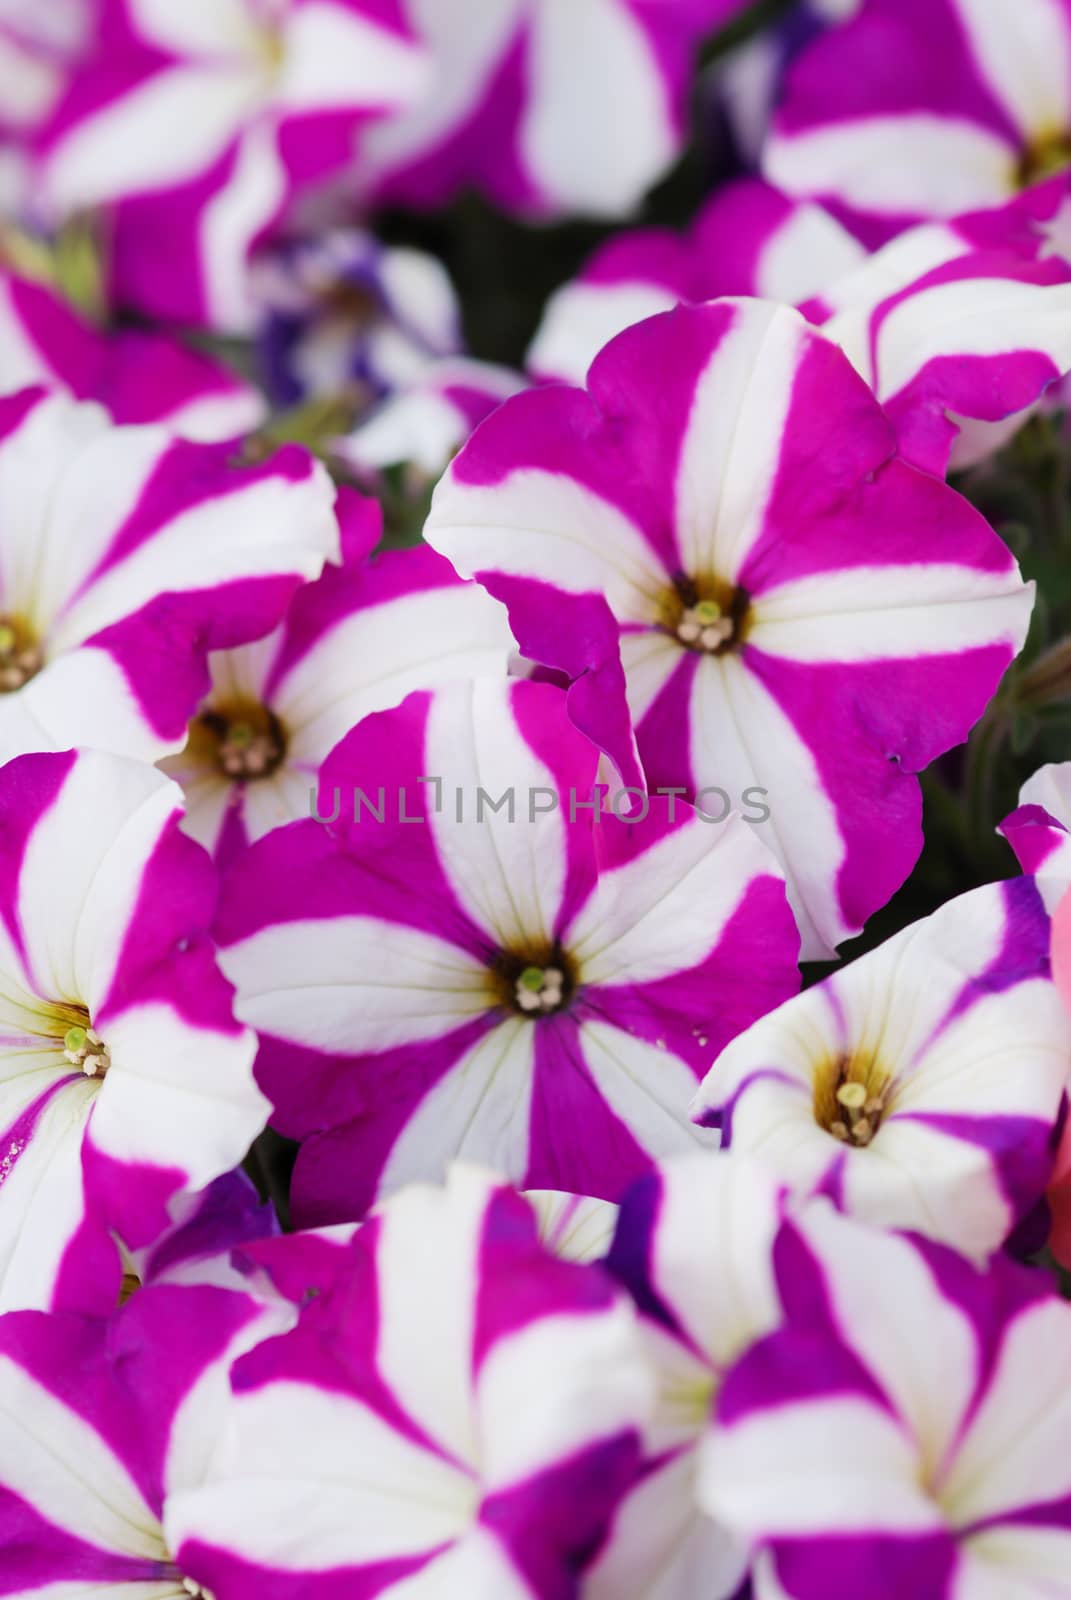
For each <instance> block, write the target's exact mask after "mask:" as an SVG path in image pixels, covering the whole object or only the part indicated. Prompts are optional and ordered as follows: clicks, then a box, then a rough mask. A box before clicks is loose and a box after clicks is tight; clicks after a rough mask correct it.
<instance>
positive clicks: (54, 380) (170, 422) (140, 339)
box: [0, 272, 267, 443]
mask: <svg viewBox="0 0 1071 1600" xmlns="http://www.w3.org/2000/svg"><path fill="white" fill-rule="evenodd" d="M0 371H2V373H3V386H4V392H5V393H7V394H14V393H15V391H16V390H18V389H24V388H30V387H32V386H34V385H35V384H41V385H44V386H46V387H48V388H54V389H64V390H66V391H68V392H69V393H70V394H72V395H73V396H74V397H75V398H76V399H79V400H97V401H99V402H100V403H101V405H103V406H105V407H106V409H107V410H108V413H109V415H110V416H111V417H112V419H113V421H115V422H119V423H144V422H157V423H161V424H163V425H165V426H166V427H167V428H168V429H169V430H170V431H171V432H172V433H176V434H179V435H180V436H181V437H182V438H186V439H194V440H200V441H203V442H206V443H214V442H217V441H220V440H226V439H236V438H238V437H239V436H240V435H243V434H246V433H250V432H252V430H253V429H255V428H258V427H259V426H260V424H261V423H262V422H263V421H264V420H265V418H266V416H267V405H266V402H265V400H264V397H263V395H261V394H260V393H259V391H258V390H255V389H254V388H253V387H252V386H251V385H250V384H248V383H245V382H243V381H242V380H241V379H240V378H238V377H237V376H236V375H235V374H234V373H233V372H231V370H230V369H229V368H228V367H226V366H224V365H223V363H222V362H220V361H218V360H216V359H215V358H214V357H212V356H208V355H205V354H203V353H201V352H200V351H195V350H192V349H190V348H189V347H187V346H186V345H184V344H181V343H180V342H179V341H178V340H177V339H173V338H170V337H169V336H168V335H166V334H162V333H157V332H151V331H148V330H146V329H141V328H124V329H121V330H118V331H116V332H114V333H108V334H105V333H102V332H101V331H100V330H98V329H97V328H94V327H93V326H91V324H90V323H88V322H87V321H85V320H84V319H83V318H82V317H81V316H79V315H78V313H77V312H76V311H75V310H74V309H73V308H72V307H71V306H70V305H68V304H67V303H66V302H65V301H64V300H63V299H62V298H61V296H60V295H59V294H57V293H56V292H55V291H54V290H53V289H51V288H50V287H49V286H48V285H47V284H46V283H41V282H36V281H34V280H32V279H30V278H26V277H19V276H17V275H16V274H14V273H10V272H0Z"/></svg>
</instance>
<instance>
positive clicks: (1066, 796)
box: [1019, 761, 1071, 828]
mask: <svg viewBox="0 0 1071 1600" xmlns="http://www.w3.org/2000/svg"><path fill="white" fill-rule="evenodd" d="M1019 804H1020V805H1021V806H1041V808H1042V809H1043V810H1044V811H1047V812H1048V813H1049V816H1050V817H1055V818H1056V820H1057V822H1062V823H1063V825H1064V827H1065V828H1071V761H1054V762H1050V763H1049V764H1048V766H1044V767H1039V768H1038V770H1037V771H1036V772H1035V773H1034V776H1033V777H1032V778H1028V779H1027V781H1026V782H1025V783H1024V784H1023V787H1022V789H1021V790H1020V791H1019Z"/></svg>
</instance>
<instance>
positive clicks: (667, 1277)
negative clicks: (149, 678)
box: [584, 1155, 781, 1600]
mask: <svg viewBox="0 0 1071 1600" xmlns="http://www.w3.org/2000/svg"><path fill="white" fill-rule="evenodd" d="M780 1218H781V1203H780V1196H779V1193H778V1190H777V1186H776V1185H775V1183H774V1182H773V1181H772V1180H771V1179H770V1177H769V1175H768V1174H766V1173H765V1172H763V1170H762V1169H761V1168H760V1167H757V1166H754V1165H752V1164H751V1163H750V1162H748V1161H745V1160H744V1159H743V1158H742V1157H739V1156H729V1155H703V1156H684V1157H679V1158H677V1159H675V1160H672V1161H668V1162H666V1163H664V1164H663V1166H662V1167H660V1168H659V1170H658V1171H657V1172H656V1173H652V1174H651V1175H650V1176H649V1177H647V1178H641V1179H640V1180H639V1182H638V1183H637V1184H635V1185H634V1187H633V1188H632V1190H631V1191H630V1192H629V1194H628V1195H627V1196H626V1198H625V1201H624V1203H623V1205H622V1208H621V1216H620V1220H619V1222H618V1227H617V1233H616V1236H615V1238H614V1242H613V1246H612V1248H611V1250H610V1254H609V1257H608V1259H607V1263H606V1264H607V1267H608V1269H609V1270H610V1271H611V1272H612V1273H614V1274H615V1275H616V1276H617V1277H619V1278H620V1280H621V1281H622V1282H623V1283H624V1284H625V1286H626V1287H627V1288H628V1289H629V1291H630V1292H631V1294H632V1295H633V1297H634V1298H635V1300H636V1303H637V1305H638V1307H639V1309H640V1312H641V1318H640V1327H641V1330H642V1332H643V1337H644V1342H645V1345H646V1348H647V1353H648V1358H649V1360H650V1362H651V1365H652V1367H653V1369H654V1371H655V1372H656V1373H657V1375H658V1382H659V1394H658V1406H657V1408H656V1412H655V1419H654V1423H653V1424H652V1426H651V1427H650V1428H649V1429H648V1435H647V1450H648V1460H647V1462H646V1464H645V1469H644V1472H643V1474H642V1476H641V1478H640V1479H639V1481H638V1482H637V1484H636V1486H635V1487H634V1488H633V1489H632V1490H631V1491H630V1493H629V1494H628V1495H627V1496H626V1497H625V1499H624V1500H623V1501H622V1502H621V1505H620V1506H619V1507H618V1509H617V1511H616V1513H615V1516H614V1520H613V1523H612V1524H611V1527H610V1530H609V1532H608V1534H607V1537H606V1539H605V1540H604V1542H603V1545H602V1547H601V1549H600V1551H599V1554H598V1556H597V1557H596V1559H595V1561H594V1563H593V1565H592V1568H591V1571H590V1573H589V1574H588V1576H587V1579H586V1581H585V1584H584V1600H694V1597H695V1596H696V1595H698V1594H702V1595H703V1596H704V1600H728V1597H729V1596H731V1595H736V1594H737V1593H738V1591H739V1586H740V1583H741V1580H742V1579H743V1578H744V1577H745V1575H746V1573H747V1570H748V1567H749V1565H750V1562H749V1551H748V1547H747V1544H746V1542H743V1541H741V1540H740V1539H739V1538H738V1537H736V1536H735V1535H734V1534H733V1533H732V1532H730V1531H729V1530H728V1529H727V1528H726V1527H725V1526H724V1525H723V1524H719V1523H718V1522H716V1521H715V1520H713V1519H712V1518H711V1517H709V1516H707V1515H706V1513H705V1512H704V1511H703V1510H702V1508H701V1507H700V1504H699V1498H698V1494H699V1472H700V1467H701V1464H702V1462H703V1460H704V1458H705V1455H706V1453H707V1452H708V1451H709V1450H715V1451H716V1449H717V1437H716V1431H715V1434H714V1436H713V1437H712V1436H711V1430H712V1429H716V1421H715V1419H716V1415H717V1408H718V1398H719V1391H720V1389H721V1385H722V1383H723V1381H724V1378H725V1374H726V1373H727V1372H729V1371H731V1369H732V1367H733V1366H734V1365H735V1363H736V1362H737V1361H738V1360H739V1358H740V1357H741V1356H742V1355H743V1354H744V1352H745V1350H747V1348H748V1347H749V1346H750V1345H751V1344H752V1343H754V1342H755V1341H756V1340H757V1339H759V1338H761V1337H762V1336H763V1335H765V1334H767V1333H769V1332H770V1331H771V1329H773V1328H775V1327H776V1326H777V1324H778V1323H779V1321H780V1318H781V1308H780V1301H779V1298H778V1293H777V1289H776V1285H775V1280H774V1268H773V1261H772V1248H773V1241H774V1237H775V1235H776V1233H777V1230H778V1227H779V1224H780Z"/></svg>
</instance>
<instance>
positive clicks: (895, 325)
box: [826, 277, 1071, 401]
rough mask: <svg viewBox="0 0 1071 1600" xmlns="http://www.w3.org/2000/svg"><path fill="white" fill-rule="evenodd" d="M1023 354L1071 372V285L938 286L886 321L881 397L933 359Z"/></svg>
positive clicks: (995, 281)
mask: <svg viewBox="0 0 1071 1600" xmlns="http://www.w3.org/2000/svg"><path fill="white" fill-rule="evenodd" d="M826 331H827V332H831V331H832V330H830V329H827V330H826ZM1020 350H1022V351H1026V350H1036V351H1040V352H1042V353H1043V354H1045V355H1047V356H1048V357H1049V358H1050V360H1051V361H1052V362H1053V363H1054V365H1055V366H1056V367H1057V369H1058V370H1059V371H1060V372H1061V373H1062V372H1066V371H1067V370H1068V368H1069V367H1071V284H1062V283H1060V284H1036V283H1021V282H1019V281H1017V280H1016V279H1014V278H999V277H998V278H966V279H961V280H959V281H958V282H952V283H941V284H935V285H934V286H933V287H932V288H929V289H924V290H923V291H922V292H921V293H919V294H912V295H908V296H907V297H906V298H905V299H903V300H901V301H900V303H899V304H898V305H896V306H893V307H892V308H891V309H890V310H889V312H888V314H887V315H885V316H883V318H882V320H881V324H880V327H879V328H878V332H877V345H876V357H877V378H878V382H877V394H878V398H879V399H880V400H882V401H887V400H889V399H890V398H892V397H893V396H895V395H897V394H899V393H900V391H901V390H902V389H904V388H906V386H907V385H908V384H909V383H911V382H912V380H913V379H914V378H915V377H916V376H917V375H918V373H920V372H921V371H922V369H923V368H924V367H925V366H926V365H927V363H928V362H930V361H936V360H939V359H946V360H951V359H954V358H955V357H957V356H963V357H970V356H994V355H1003V354H1004V353H1005V352H1006V351H1020Z"/></svg>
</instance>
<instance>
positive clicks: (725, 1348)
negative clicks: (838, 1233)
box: [649, 1154, 780, 1370]
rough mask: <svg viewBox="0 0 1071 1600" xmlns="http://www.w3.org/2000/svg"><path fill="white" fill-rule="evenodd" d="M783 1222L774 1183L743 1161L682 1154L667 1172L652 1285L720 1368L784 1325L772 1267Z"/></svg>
mask: <svg viewBox="0 0 1071 1600" xmlns="http://www.w3.org/2000/svg"><path fill="white" fill-rule="evenodd" d="M779 1222H780V1210H779V1206H778V1188H777V1185H776V1183H775V1182H774V1180H773V1179H772V1178H771V1177H770V1175H769V1174H768V1173H766V1172H765V1171H763V1170H762V1169H761V1168H760V1167H757V1166H755V1165H754V1164H753V1163H751V1162H749V1161H748V1160H747V1159H746V1158H745V1157H742V1156H737V1155H733V1156H732V1157H730V1156H728V1155H727V1154H726V1155H718V1156H706V1155H704V1156H698V1155H697V1156H682V1157H679V1158H678V1159H676V1160H673V1161H667V1162H665V1163H664V1165H663V1167H662V1172H661V1195H660V1199H659V1206H658V1221H657V1226H656V1228H655V1231H654V1235H653V1238H652V1241H651V1251H650V1257H649V1262H650V1271H651V1277H652V1281H653V1285H654V1288H655V1290H656V1292H657V1294H658V1295H659V1297H660V1298H661V1300H662V1301H663V1303H664V1304H666V1305H668V1306H669V1307H670V1308H671V1309H672V1311H673V1314H674V1316H675V1317H676V1318H677V1320H678V1321H679V1322H680V1324H681V1326H682V1328H683V1329H684V1331H685V1333H686V1334H687V1335H688V1337H689V1338H690V1339H691V1341H692V1344H693V1345H694V1346H695V1347H696V1349H698V1350H700V1351H702V1352H703V1354H704V1355H705V1356H707V1357H708V1359H709V1360H710V1362H711V1364H712V1365H713V1366H715V1367H717V1368H719V1369H721V1370H724V1369H726V1368H727V1367H729V1366H730V1365H731V1364H732V1362H734V1361H735V1360H736V1359H737V1358H738V1357H739V1356H741V1355H742V1354H743V1352H744V1351H745V1350H746V1349H747V1347H748V1345H750V1344H752V1343H753V1342H754V1340H756V1339H757V1338H759V1337H760V1336H761V1335H762V1334H764V1333H768V1332H769V1331H770V1330H771V1329H772V1328H774V1327H776V1325H777V1323H778V1321H779V1320H780V1305H779V1300H778V1295H777V1290H776V1287H775V1284H774V1276H773V1262H772V1248H773V1240H774V1235H775V1233H776V1232H777V1229H778V1226H779Z"/></svg>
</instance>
